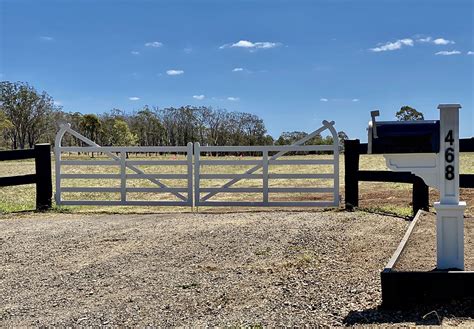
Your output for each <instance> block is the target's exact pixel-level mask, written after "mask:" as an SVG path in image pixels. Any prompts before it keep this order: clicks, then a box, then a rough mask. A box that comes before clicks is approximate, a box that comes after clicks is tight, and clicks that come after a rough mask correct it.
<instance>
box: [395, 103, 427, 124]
mask: <svg viewBox="0 0 474 329" xmlns="http://www.w3.org/2000/svg"><path fill="white" fill-rule="evenodd" d="M395 116H396V117H397V120H398V121H412V120H425V117H424V116H423V113H421V112H419V111H417V110H415V109H414V108H412V107H410V106H402V108H401V109H400V111H398V112H397V113H396V114H395Z"/></svg>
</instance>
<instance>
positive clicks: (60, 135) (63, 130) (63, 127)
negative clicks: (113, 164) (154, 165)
mask: <svg viewBox="0 0 474 329" xmlns="http://www.w3.org/2000/svg"><path fill="white" fill-rule="evenodd" d="M60 128H61V129H60V132H59V133H58V135H57V137H56V147H57V148H58V149H60V147H61V140H62V138H63V136H64V134H65V133H66V132H69V133H70V134H71V135H73V136H74V137H76V138H78V139H80V140H82V141H83V142H85V143H87V144H88V145H90V146H95V147H101V146H100V145H98V144H97V143H95V142H93V141H92V140H90V139H89V138H87V137H85V136H82V135H81V134H79V133H78V132H76V131H74V130H72V129H71V126H70V125H69V124H63V125H61V126H60ZM104 154H106V155H107V156H108V157H110V158H112V159H113V160H115V161H120V158H119V157H118V156H116V155H114V154H113V153H111V152H104ZM125 166H126V167H127V168H129V169H130V170H133V171H134V172H135V173H137V174H140V175H146V174H145V172H144V171H143V170H141V169H139V168H137V167H135V166H134V165H131V164H127V163H126V162H125ZM144 179H147V180H149V181H150V182H152V183H155V184H156V185H158V186H159V187H161V188H167V187H168V186H167V185H165V184H163V183H162V182H160V181H159V180H158V179H156V178H151V177H146V176H145V177H144ZM169 193H171V194H173V195H175V196H176V197H178V198H179V199H181V200H183V201H186V200H187V198H186V197H185V196H184V195H182V194H181V193H179V192H173V191H170V192H169Z"/></svg>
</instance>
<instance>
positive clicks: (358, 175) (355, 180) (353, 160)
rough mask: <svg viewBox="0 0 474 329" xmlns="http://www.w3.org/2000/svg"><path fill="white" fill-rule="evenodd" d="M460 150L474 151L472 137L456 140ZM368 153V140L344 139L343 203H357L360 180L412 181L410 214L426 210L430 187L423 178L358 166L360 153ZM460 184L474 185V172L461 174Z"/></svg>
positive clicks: (473, 186) (357, 204) (349, 206)
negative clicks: (364, 168) (366, 141)
mask: <svg viewBox="0 0 474 329" xmlns="http://www.w3.org/2000/svg"><path fill="white" fill-rule="evenodd" d="M459 145H460V147H459V151H460V152H474V138H464V139H460V140H459ZM361 154H367V143H360V141H359V140H358V139H354V140H346V141H345V142H344V164H345V207H346V209H352V208H354V207H358V206H359V182H362V181H364V182H394V183H395V182H396V183H409V184H413V193H412V209H413V214H416V213H417V212H418V210H420V209H423V210H428V208H429V189H428V186H427V185H426V184H425V182H424V181H423V179H421V178H420V177H418V176H416V175H414V174H412V173H410V172H393V171H379V170H377V171H371V170H359V157H360V155H361ZM459 177H460V183H459V186H460V187H463V188H474V174H461V175H459Z"/></svg>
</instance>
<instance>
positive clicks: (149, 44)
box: [145, 41, 163, 48]
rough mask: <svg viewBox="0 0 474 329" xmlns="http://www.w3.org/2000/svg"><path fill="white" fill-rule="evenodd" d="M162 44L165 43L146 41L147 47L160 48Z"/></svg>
mask: <svg viewBox="0 0 474 329" xmlns="http://www.w3.org/2000/svg"><path fill="white" fill-rule="evenodd" d="M161 46H163V44H162V43H161V42H158V41H150V42H147V43H145V47H153V48H160V47H161Z"/></svg>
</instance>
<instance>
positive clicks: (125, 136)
mask: <svg viewBox="0 0 474 329" xmlns="http://www.w3.org/2000/svg"><path fill="white" fill-rule="evenodd" d="M137 144H138V137H137V135H135V134H133V133H132V132H131V131H130V128H129V127H128V124H127V123H126V122H125V121H124V120H121V119H115V123H114V130H113V131H112V145H113V146H134V145H137Z"/></svg>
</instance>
